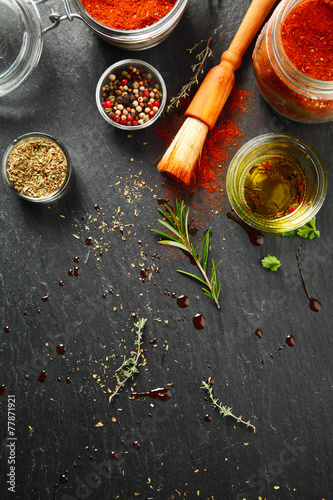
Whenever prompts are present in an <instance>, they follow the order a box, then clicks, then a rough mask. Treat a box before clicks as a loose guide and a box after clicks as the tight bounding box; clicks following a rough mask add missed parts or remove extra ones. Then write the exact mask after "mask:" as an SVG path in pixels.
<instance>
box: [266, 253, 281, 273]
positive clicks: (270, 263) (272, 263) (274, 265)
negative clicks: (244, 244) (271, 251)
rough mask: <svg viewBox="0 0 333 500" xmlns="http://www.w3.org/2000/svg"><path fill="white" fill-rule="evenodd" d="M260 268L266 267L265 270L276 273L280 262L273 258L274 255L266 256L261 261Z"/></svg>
mask: <svg viewBox="0 0 333 500" xmlns="http://www.w3.org/2000/svg"><path fill="white" fill-rule="evenodd" d="M261 264H262V267H266V268H267V269H270V270H271V271H277V270H278V269H279V267H280V266H281V262H280V261H279V259H277V258H276V257H274V255H267V256H266V257H264V258H263V259H262V260H261Z"/></svg>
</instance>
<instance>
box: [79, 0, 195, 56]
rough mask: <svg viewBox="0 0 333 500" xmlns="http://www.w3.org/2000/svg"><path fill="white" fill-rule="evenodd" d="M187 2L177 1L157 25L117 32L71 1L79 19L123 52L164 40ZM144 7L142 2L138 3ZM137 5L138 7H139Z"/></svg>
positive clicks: (80, 5)
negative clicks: (123, 50)
mask: <svg viewBox="0 0 333 500" xmlns="http://www.w3.org/2000/svg"><path fill="white" fill-rule="evenodd" d="M187 2H188V0H178V1H177V2H176V3H175V5H174V6H173V8H172V9H171V10H170V12H168V14H166V15H165V16H164V17H162V19H161V20H160V21H157V23H155V24H152V25H150V26H147V27H146V28H142V29H138V30H119V29H113V28H110V27H109V26H105V25H104V24H101V23H99V22H98V21H96V19H94V18H93V17H92V16H91V15H90V14H88V12H87V11H86V10H85V8H84V7H83V5H82V3H81V1H80V0H73V4H74V6H75V8H76V11H77V12H78V13H79V16H80V17H81V19H82V20H83V21H84V22H85V23H86V24H87V25H88V26H89V27H90V28H91V29H92V30H93V31H94V32H95V33H96V34H97V35H98V36H99V37H100V38H102V39H103V40H105V41H106V42H108V43H110V44H111V45H113V46H115V47H118V48H120V49H125V50H135V51H136V50H144V49H149V48H151V47H154V46H155V45H158V44H159V43H161V42H162V41H163V40H165V39H166V38H167V37H168V36H169V35H170V34H171V33H172V32H173V30H174V29H175V27H176V26H177V24H178V23H179V21H180V19H181V17H182V15H183V13H184V11H185V9H186V6H187ZM139 3H142V4H143V5H144V2H139ZM139 3H138V5H139Z"/></svg>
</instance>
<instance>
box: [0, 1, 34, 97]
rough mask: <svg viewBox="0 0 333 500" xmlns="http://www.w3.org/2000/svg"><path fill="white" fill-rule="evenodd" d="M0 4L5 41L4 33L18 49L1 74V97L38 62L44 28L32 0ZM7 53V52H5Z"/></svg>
mask: <svg viewBox="0 0 333 500" xmlns="http://www.w3.org/2000/svg"><path fill="white" fill-rule="evenodd" d="M0 7H1V8H3V9H4V12H3V13H4V15H5V19H3V20H2V22H3V24H2V23H1V20H0V30H1V35H2V37H3V39H4V43H5V44H6V43H8V42H7V37H10V38H12V40H11V46H15V47H16V49H17V51H16V53H15V54H12V59H11V60H9V62H8V67H7V68H5V69H4V71H2V72H1V74H0V97H2V96H4V95H6V94H8V93H9V92H12V91H13V90H15V89H16V88H17V87H19V86H20V85H21V84H22V83H23V82H25V81H26V79H27V78H28V77H29V75H30V74H31V72H32V71H33V70H34V68H35V67H36V66H37V65H38V62H39V59H40V56H41V53H42V48H43V32H42V21H41V17H40V14H39V12H38V9H37V7H36V2H34V1H33V0H15V1H12V2H7V1H5V0H0ZM6 16H7V17H6ZM11 21H14V22H15V29H11V28H10V25H11ZM8 30H10V31H8ZM6 57H8V55H5V58H6ZM5 60H6V59H5Z"/></svg>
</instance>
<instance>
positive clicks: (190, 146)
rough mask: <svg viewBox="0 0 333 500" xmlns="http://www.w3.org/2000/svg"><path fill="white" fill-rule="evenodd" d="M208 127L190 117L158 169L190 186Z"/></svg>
mask: <svg viewBox="0 0 333 500" xmlns="http://www.w3.org/2000/svg"><path fill="white" fill-rule="evenodd" d="M207 132H208V126H207V125H206V124H205V123H204V122H202V121H200V120H198V119H197V118H192V117H188V118H186V120H185V122H184V123H183V125H182V126H181V128H180V129H179V131H178V133H177V135H176V137H175V138H174V140H173V141H172V143H171V144H170V146H169V148H168V149H167V151H166V152H165V154H164V156H163V158H162V159H161V161H160V162H159V164H158V166H157V168H158V169H159V170H160V171H161V172H165V173H166V174H168V175H170V176H171V177H174V178H176V179H178V180H180V181H181V182H184V184H189V183H190V181H191V178H192V175H193V171H194V169H195V166H196V164H197V162H198V159H199V157H200V154H201V151H202V148H203V145H204V142H205V140H206V135H207Z"/></svg>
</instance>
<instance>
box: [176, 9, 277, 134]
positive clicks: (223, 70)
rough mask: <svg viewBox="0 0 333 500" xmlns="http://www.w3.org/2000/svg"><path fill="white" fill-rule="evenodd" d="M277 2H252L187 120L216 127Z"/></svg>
mask: <svg viewBox="0 0 333 500" xmlns="http://www.w3.org/2000/svg"><path fill="white" fill-rule="evenodd" d="M275 1H276V0H253V1H252V3H251V5H250V7H249V9H248V11H247V13H246V14H245V17H244V19H243V21H242V23H241V25H240V27H239V28H238V31H237V33H236V35H235V37H234V39H233V41H232V42H231V45H230V47H229V49H228V50H227V51H226V52H224V53H223V54H222V57H221V62H220V64H219V65H218V66H214V68H212V69H211V70H210V71H209V72H208V74H207V76H206V78H205V79H204V81H203V82H202V84H201V85H200V87H199V89H198V91H197V93H196V94H195V96H194V98H193V100H192V102H191V104H190V105H189V107H188V109H187V110H186V112H185V116H192V117H193V118H197V119H198V120H200V121H202V122H204V123H206V125H208V127H209V129H210V130H211V129H212V128H213V127H214V125H215V123H216V120H217V119H218V117H219V115H220V113H221V111H222V108H223V106H224V104H225V102H226V100H227V99H228V97H229V94H230V92H231V90H232V87H233V85H234V82H235V71H236V69H237V68H239V66H240V65H241V62H242V57H243V56H244V54H245V51H246V49H247V48H248V46H249V45H250V43H251V42H252V40H253V38H254V37H255V35H256V33H257V32H258V30H259V28H260V26H261V25H262V24H263V22H264V20H265V19H266V17H267V15H268V13H269V12H270V10H271V9H272V7H273V6H274V4H275Z"/></svg>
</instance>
